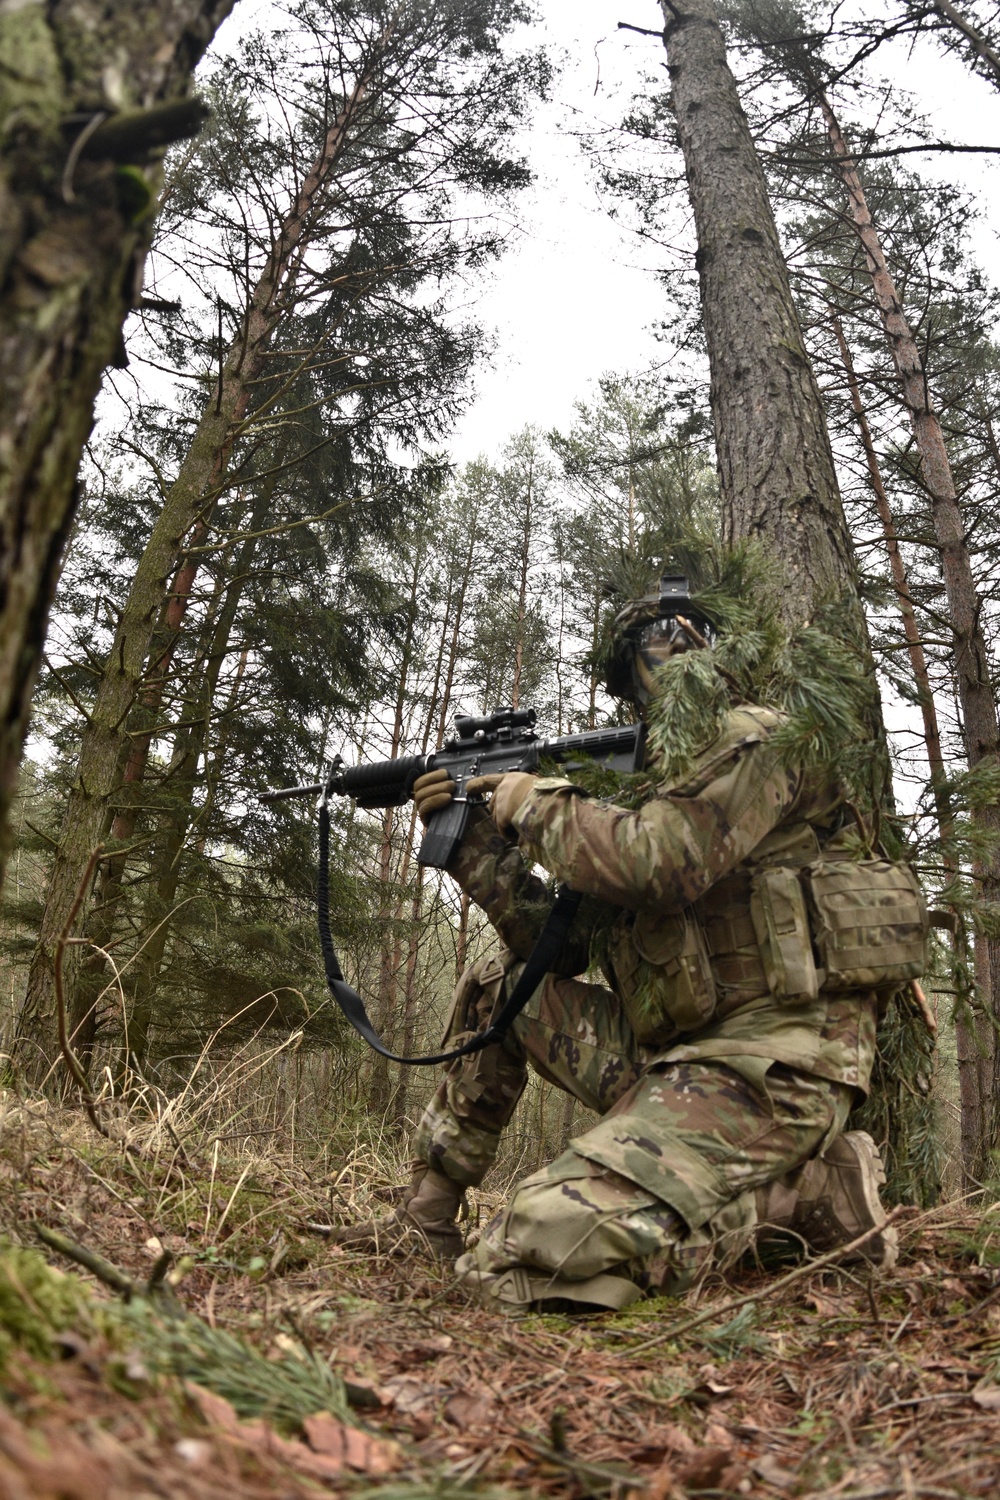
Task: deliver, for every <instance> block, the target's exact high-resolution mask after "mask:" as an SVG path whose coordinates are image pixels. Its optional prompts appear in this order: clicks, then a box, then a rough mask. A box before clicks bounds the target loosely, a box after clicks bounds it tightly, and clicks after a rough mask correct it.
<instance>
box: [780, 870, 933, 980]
mask: <svg viewBox="0 0 1000 1500" xmlns="http://www.w3.org/2000/svg"><path fill="white" fill-rule="evenodd" d="M805 877H806V881H807V884H808V889H809V894H810V898H811V906H812V915H813V923H812V929H813V938H814V940H815V943H816V949H817V952H818V955H819V960H820V963H821V965H822V966H823V968H824V969H825V970H826V975H825V978H824V980H823V988H824V989H828V990H855V989H868V990H871V989H875V990H881V989H892V988H894V987H895V986H898V985H901V984H905V983H906V982H907V980H910V979H919V977H920V975H921V974H923V972H924V970H925V968H926V966H927V933H928V928H929V925H930V924H929V921H928V916H927V907H926V904H925V902H924V896H923V892H922V891H921V889H920V883H919V881H918V880H917V877H916V876H915V875H914V873H913V871H912V870H911V869H910V867H909V865H904V864H901V863H892V862H890V861H888V860H877V859H867V860H849V859H845V860H822V859H821V860H817V861H816V862H815V863H814V864H811V865H809V866H808V867H807V869H806V872H805Z"/></svg>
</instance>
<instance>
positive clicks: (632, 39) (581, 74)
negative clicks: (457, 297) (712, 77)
mask: <svg viewBox="0 0 1000 1500" xmlns="http://www.w3.org/2000/svg"><path fill="white" fill-rule="evenodd" d="M535 3H536V7H537V10H538V13H539V17H540V20H539V23H538V24H537V25H536V26H533V27H531V28H529V29H528V30H527V31H526V32H522V33H520V34H519V38H518V40H519V41H524V42H531V41H533V42H534V44H536V45H537V44H538V43H539V42H545V43H546V44H548V45H550V46H551V47H552V48H553V49H554V50H555V52H556V54H557V59H556V60H557V61H558V60H559V58H560V57H561V59H562V63H563V66H562V70H561V72H560V73H559V75H558V76H557V78H556V79H555V82H554V86H553V98H552V101H551V102H550V103H548V104H546V105H543V106H540V107H539V108H538V109H537V111H536V114H535V116H534V121H533V125H532V129H531V131H530V132H529V133H527V134H526V136H525V137H524V139H523V147H522V149H524V150H525V151H526V152H527V154H528V155H529V159H530V161H531V164H532V167H533V169H534V171H535V173H536V182H535V184H534V186H533V187H532V188H530V189H529V190H528V191H527V192H526V193H524V194H522V195H521V196H520V198H519V199H518V202H517V207H516V221H517V222H516V227H515V228H514V229H513V230H512V237H511V247H510V248H509V249H508V251H507V253H506V255H505V256H504V258H503V259H502V261H501V262H500V264H499V266H498V267H497V268H496V269H495V270H494V271H493V272H492V274H491V275H490V277H489V279H488V280H483V281H482V282H481V283H479V284H478V285H477V286H476V287H474V288H473V289H472V291H471V296H470V302H469V305H468V309H467V310H468V311H469V312H470V313H471V314H472V315H474V316H475V317H477V318H478V319H479V320H480V321H481V322H483V323H484V324H485V325H486V326H487V328H489V329H492V330H493V332H494V334H495V338H496V353H495V356H494V362H493V366H492V368H489V367H484V368H481V369H480V371H479V372H478V376H477V380H476V399H475V401H474V402H473V404H472V405H471V407H470V409H469V410H468V412H467V413H466V415H465V416H464V417H463V419H462V420H461V421H460V423H459V425H458V427H457V429H456V431H455V433H454V437H453V439H452V441H451V443H450V444H449V448H450V450H451V453H452V456H453V457H454V458H455V459H456V460H458V461H459V462H464V461H466V460H468V459H470V458H474V457H476V456H477V455H478V454H479V453H485V454H487V455H489V456H491V457H495V456H496V455H497V454H498V452H499V450H500V448H501V447H502V446H503V445H504V443H505V442H506V441H507V439H508V438H509V437H510V436H511V435H512V434H513V433H514V432H517V431H519V430H520V429H521V428H522V427H523V426H525V424H526V423H529V422H533V423H536V424H537V425H539V426H540V427H542V428H543V430H546V429H548V428H550V427H553V426H566V425H568V423H569V422H570V421H571V419H572V414H573V403H574V402H575V401H577V400H581V399H587V398H588V397H589V395H590V394H591V391H592V389H593V385H594V382H595V381H596V380H597V378H598V377H599V376H600V375H601V374H603V373H604V372H605V371H612V370H613V371H616V372H619V373H624V372H625V371H639V370H645V369H648V368H649V366H650V365H652V364H658V363H661V362H662V361H663V360H664V359H665V358H667V357H669V351H668V350H666V349H665V348H664V346H663V345H662V344H658V343H657V342H656V340H655V339H654V337H653V335H652V333H651V332H650V325H651V324H653V323H654V322H655V320H656V318H657V314H658V312H659V311H660V308H661V293H660V289H659V286H658V283H657V281H656V279H655V276H654V274H653V272H654V269H655V251H654V250H652V249H651V248H650V247H649V246H647V245H643V244H641V243H640V242H639V241H638V240H637V239H636V238H635V237H634V236H632V235H631V234H629V233H628V231H627V230H626V229H624V228H622V227H619V225H618V224H616V223H615V221H613V220H612V219H611V218H610V217H609V216H608V214H607V212H606V210H605V208H604V207H603V205H602V203H601V201H600V197H599V194H598V192H597V189H596V185H595V183H594V181H593V179H592V176H591V173H590V171H589V168H588V166H587V163H586V161H585V158H584V156H583V153H582V152H581V150H580V148H579V145H578V143H577V140H576V138H575V136H574V134H573V132H574V131H575V130H579V129H587V128H593V127H595V126H599V125H600V124H601V123H608V124H613V123H617V122H618V121H619V120H620V119H621V118H622V116H623V114H624V113H625V110H626V108H627V105H628V100H629V98H630V96H631V94H632V93H633V91H634V90H635V88H636V87H637V85H638V82H639V80H640V77H641V74H642V72H643V69H644V66H646V65H649V64H652V66H654V67H656V66H657V65H659V64H660V63H661V62H662V60H663V58H664V53H663V51H662V46H661V43H660V42H659V40H658V38H655V37H641V36H637V35H635V34H634V33H630V32H623V31H619V30H618V29H617V26H618V22H619V20H622V21H627V22H629V23H630V24H632V25H635V26H643V27H647V28H649V29H650V30H659V29H660V28H661V27H662V24H663V21H662V15H661V11H660V7H659V5H658V3H657V0H535ZM272 8H276V7H273V6H272V3H271V0H240V4H238V5H237V7H236V10H235V12H234V14H233V16H232V17H231V19H230V20H229V21H228V22H227V23H226V25H225V27H224V28H223V31H222V33H221V34H220V38H219V42H218V44H217V45H218V49H221V50H223V51H224V50H225V49H226V47H227V45H228V44H231V39H233V38H234V37H235V35H236V34H237V32H238V31H240V30H242V29H244V28H245V27H249V26H250V25H251V24H253V23H254V22H257V23H258V24H259V22H260V20H261V19H263V16H264V15H265V14H266V12H267V11H268V10H269V9H272ZM878 8H880V7H879V5H878V0H876V3H875V4H874V5H873V4H872V3H871V0H866V3H864V4H861V3H860V0H848V3H847V4H845V5H844V6H842V8H841V9H840V10H839V12H838V20H840V21H843V20H845V18H847V17H848V16H849V14H850V13H851V12H854V13H855V14H862V13H864V14H868V15H870V14H871V13H872V11H873V10H877V9H878ZM875 68H876V70H877V71H878V72H879V73H882V74H888V75H889V77H890V78H891V79H892V81H893V83H894V85H895V86H896V87H898V88H902V89H910V90H912V91H913V92H914V93H915V94H916V95H917V96H918V97H919V99H920V102H921V105H922V107H923V108H924V109H925V111H927V112H928V113H929V114H930V116H931V119H932V124H933V126H934V128H935V130H936V131H937V132H938V133H939V135H940V137H941V138H942V139H946V140H952V141H959V142H967V143H968V142H974V143H976V144H996V145H1000V93H998V92H997V91H996V90H994V89H992V88H991V86H990V85H989V84H988V83H987V82H986V81H985V80H979V79H976V78H975V77H973V76H971V75H970V73H969V71H968V69H967V68H966V67H965V66H964V64H963V63H962V62H961V61H960V60H959V59H957V58H948V57H944V56H942V55H941V54H940V52H939V51H938V50H937V48H936V47H935V46H934V44H933V42H932V41H930V40H926V41H923V40H922V41H921V42H919V43H918V45H917V46H916V48H915V49H913V50H912V52H911V50H910V47H909V44H908V43H907V44H898V45H896V46H895V48H894V49H884V51H883V53H881V54H879V56H878V57H877V58H876V60H875ZM907 160H908V162H909V163H910V164H911V165H914V166H916V165H918V164H919V167H920V168H921V169H926V170H929V171H931V172H934V173H936V174H939V175H940V176H941V177H943V178H944V179H946V180H947V179H950V180H952V181H956V182H964V183H968V184H969V185H970V186H974V187H976V188H977V189H978V190H979V191H980V192H981V193H982V194H983V197H984V200H985V201H986V202H987V203H988V202H989V199H990V198H994V199H995V198H996V197H997V195H998V192H1000V158H989V157H985V158H984V157H974V156H944V155H929V156H919V157H913V158H907ZM995 222H996V221H995V220H994V223H995ZM976 248H977V251H978V255H979V259H980V261H981V263H982V264H983V265H984V266H986V268H987V269H989V267H990V265H991V264H995V263H996V258H997V255H996V234H995V229H994V228H993V227H992V226H990V225H989V223H988V222H987V223H984V225H983V227H982V229H981V230H980V232H979V233H978V234H977V236H976Z"/></svg>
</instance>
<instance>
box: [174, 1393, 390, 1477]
mask: <svg viewBox="0 0 1000 1500" xmlns="http://www.w3.org/2000/svg"><path fill="white" fill-rule="evenodd" d="M185 1389H186V1390H187V1391H188V1393H189V1395H190V1396H191V1397H192V1399H193V1400H194V1401H195V1403H196V1405H197V1407H198V1409H199V1411H200V1412H201V1415H202V1416H203V1417H204V1419H205V1421H206V1423H207V1424H208V1426H209V1427H212V1428H216V1429H217V1430H218V1431H220V1432H223V1433H225V1434H226V1436H227V1437H229V1438H230V1439H232V1440H234V1441H235V1442H237V1443H239V1444H240V1445H241V1446H243V1447H245V1448H247V1449H248V1450H250V1451H256V1452H260V1453H263V1454H266V1455H267V1457H269V1458H277V1459H280V1460H281V1461H282V1462H283V1463H286V1464H288V1466H289V1468H292V1469H295V1470H296V1471H297V1472H298V1473H300V1474H308V1475H310V1476H311V1477H312V1478H314V1479H338V1478H340V1477H341V1476H342V1475H343V1474H344V1473H345V1472H348V1471H350V1472H353V1473H356V1474H371V1475H382V1474H391V1473H393V1472H394V1471H395V1470H396V1469H398V1468H400V1467H401V1464H402V1453H401V1450H400V1448H399V1445H398V1443H394V1442H391V1441H389V1440H388V1439H386V1438H380V1437H375V1436H373V1435H371V1434H369V1433H366V1432H362V1431H361V1430H360V1429H359V1428H356V1427H349V1426H348V1425H347V1424H346V1423H345V1422H341V1421H339V1420H338V1418H336V1417H333V1416H331V1415H330V1413H329V1412H317V1413H316V1414H315V1415H314V1416H311V1417H306V1418H305V1420H304V1422H303V1424H302V1425H303V1430H304V1431H305V1434H306V1442H305V1443H301V1442H298V1441H297V1440H295V1439H292V1438H283V1437H281V1435H280V1434H279V1433H277V1432H275V1431H274V1428H273V1427H271V1426H269V1424H268V1423H267V1422H265V1421H263V1419H262V1418H260V1417H255V1418H254V1419H253V1420H252V1421H249V1422H244V1421H241V1420H240V1418H239V1417H238V1416H237V1415H236V1412H235V1411H234V1410H233V1408H232V1406H231V1405H230V1404H229V1402H228V1401H227V1400H226V1399H225V1397H224V1396H217V1395H216V1394H215V1392H214V1391H206V1390H205V1389H204V1388H203V1387H202V1386H199V1385H194V1384H193V1383H192V1382H190V1381H189V1382H187V1383H186V1385H185Z"/></svg>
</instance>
